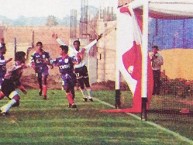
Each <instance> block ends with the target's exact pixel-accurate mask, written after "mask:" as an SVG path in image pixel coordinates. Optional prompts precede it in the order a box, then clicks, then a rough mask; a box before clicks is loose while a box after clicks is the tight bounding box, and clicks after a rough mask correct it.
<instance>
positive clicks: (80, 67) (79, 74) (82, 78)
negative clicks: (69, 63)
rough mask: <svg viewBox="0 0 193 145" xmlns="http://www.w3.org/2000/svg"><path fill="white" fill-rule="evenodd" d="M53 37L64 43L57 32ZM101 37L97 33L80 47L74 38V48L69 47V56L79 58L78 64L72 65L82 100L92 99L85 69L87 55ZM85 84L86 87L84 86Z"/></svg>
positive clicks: (61, 43)
mask: <svg viewBox="0 0 193 145" xmlns="http://www.w3.org/2000/svg"><path fill="white" fill-rule="evenodd" d="M53 37H54V38H55V39H56V41H57V42H58V43H59V44H60V45H65V43H64V42H63V41H62V40H61V39H60V38H58V36H57V34H54V35H53ZM101 37H102V35H99V36H98V38H97V39H95V40H94V41H92V42H91V43H90V44H88V45H87V46H85V47H83V48H80V41H79V40H75V41H74V42H73V45H74V48H70V51H71V53H72V54H71V56H75V57H77V58H80V62H79V63H78V64H75V65H74V68H75V74H76V79H77V81H78V83H79V86H80V90H81V92H82V95H83V100H84V101H85V102H86V101H87V100H90V101H93V99H92V94H91V87H90V83H89V76H88V70H87V66H86V64H87V57H88V53H89V51H90V49H91V48H92V47H93V46H94V45H95V44H96V43H97V41H98V40H99V39H100V38H101ZM85 86H86V87H85Z"/></svg>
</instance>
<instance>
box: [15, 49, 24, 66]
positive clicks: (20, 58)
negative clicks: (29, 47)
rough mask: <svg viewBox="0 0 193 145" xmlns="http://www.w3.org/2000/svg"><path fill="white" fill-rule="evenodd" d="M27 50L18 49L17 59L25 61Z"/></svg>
mask: <svg viewBox="0 0 193 145" xmlns="http://www.w3.org/2000/svg"><path fill="white" fill-rule="evenodd" d="M25 55H26V54H25V52H23V51H18V52H16V53H15V61H22V62H23V63H24V60H25Z"/></svg>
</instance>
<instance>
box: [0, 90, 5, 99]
mask: <svg viewBox="0 0 193 145" xmlns="http://www.w3.org/2000/svg"><path fill="white" fill-rule="evenodd" d="M4 97H5V95H4V93H3V92H2V91H0V100H1V99H3V98H4Z"/></svg>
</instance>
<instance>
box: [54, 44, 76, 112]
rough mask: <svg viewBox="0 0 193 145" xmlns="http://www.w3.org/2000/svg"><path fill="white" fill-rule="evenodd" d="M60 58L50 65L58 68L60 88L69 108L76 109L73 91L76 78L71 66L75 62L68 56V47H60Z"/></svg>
mask: <svg viewBox="0 0 193 145" xmlns="http://www.w3.org/2000/svg"><path fill="white" fill-rule="evenodd" d="M60 48H61V52H60V55H61V56H60V57H58V58H56V59H55V60H51V62H52V64H54V65H56V66H58V67H59V71H60V73H61V78H62V86H63V88H64V90H65V91H66V97H67V100H68V103H69V108H77V106H76V105H75V103H74V98H73V91H74V85H75V79H76V76H74V72H73V70H74V68H73V65H74V63H76V60H75V59H74V58H72V57H69V56H68V46H67V45H61V46H60Z"/></svg>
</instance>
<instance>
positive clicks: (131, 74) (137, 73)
mask: <svg viewBox="0 0 193 145" xmlns="http://www.w3.org/2000/svg"><path fill="white" fill-rule="evenodd" d="M131 14H134V12H131V13H130V11H129V9H128V8H127V7H123V8H121V9H120V11H119V12H118V14H117V51H116V52H117V53H118V60H117V61H118V64H119V70H120V72H121V74H122V76H123V77H124V79H125V81H126V82H127V84H128V86H129V88H130V90H131V92H132V94H133V101H132V107H131V108H126V109H113V110H106V111H105V112H132V113H140V112H141V104H142V96H141V88H142V86H141V79H142V53H141V49H142V48H141V22H142V21H141V17H135V16H134V15H133V16H131ZM147 65H148V76H146V77H147V80H148V82H147V88H148V90H147V92H148V94H147V97H148V104H147V106H148V107H149V103H150V101H151V96H152V88H153V75H152V69H151V63H150V60H148V64H147Z"/></svg>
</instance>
